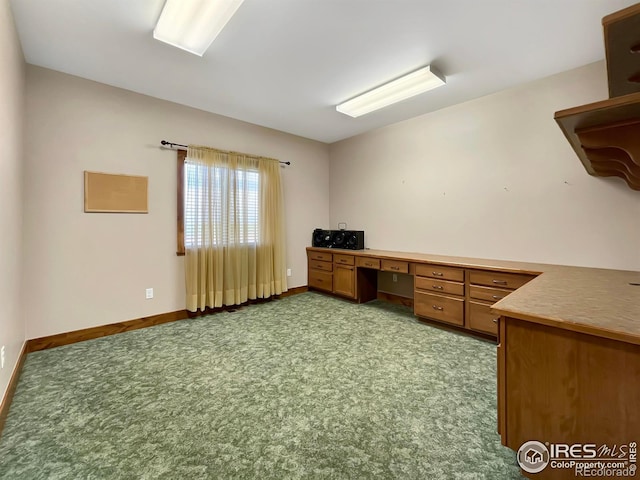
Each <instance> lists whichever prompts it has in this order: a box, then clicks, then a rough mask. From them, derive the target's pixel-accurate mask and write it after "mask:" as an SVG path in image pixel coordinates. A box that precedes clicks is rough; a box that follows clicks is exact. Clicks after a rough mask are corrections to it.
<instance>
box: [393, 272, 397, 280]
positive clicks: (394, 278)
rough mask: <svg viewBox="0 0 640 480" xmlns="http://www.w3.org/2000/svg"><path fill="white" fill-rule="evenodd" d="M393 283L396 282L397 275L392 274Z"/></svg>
mask: <svg viewBox="0 0 640 480" xmlns="http://www.w3.org/2000/svg"><path fill="white" fill-rule="evenodd" d="M393 281H394V282H397V281H398V274H397V273H394V274H393Z"/></svg>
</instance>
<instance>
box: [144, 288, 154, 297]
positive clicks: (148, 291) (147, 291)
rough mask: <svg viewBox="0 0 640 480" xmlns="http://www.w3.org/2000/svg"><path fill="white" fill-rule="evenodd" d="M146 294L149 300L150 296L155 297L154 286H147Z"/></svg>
mask: <svg viewBox="0 0 640 480" xmlns="http://www.w3.org/2000/svg"><path fill="white" fill-rule="evenodd" d="M145 295H146V298H147V300H149V299H150V298H153V288H147V290H146V292H145Z"/></svg>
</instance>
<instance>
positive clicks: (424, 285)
mask: <svg viewBox="0 0 640 480" xmlns="http://www.w3.org/2000/svg"><path fill="white" fill-rule="evenodd" d="M415 278H416V284H415V285H416V289H419V290H430V291H432V292H436V293H447V294H450V295H464V284H463V283H457V282H447V281H445V280H436V279H435V278H427V277H415Z"/></svg>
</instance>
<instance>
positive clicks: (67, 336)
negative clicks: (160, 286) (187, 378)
mask: <svg viewBox="0 0 640 480" xmlns="http://www.w3.org/2000/svg"><path fill="white" fill-rule="evenodd" d="M186 318H189V316H188V315H187V311H186V310H176V311H175V312H168V313H161V314H159V315H151V316H149V317H142V318H136V319H134V320H127V321H125V322H117V323H110V324H107V325H100V326H98V327H91V328H83V329H82V330H73V331H71V332H65V333H59V334H57V335H49V336H47V337H40V338H32V339H31V340H28V341H27V345H28V346H27V351H28V352H29V353H31V352H38V351H40V350H46V349H48V348H55V347H62V346H63V345H69V344H72V343H77V342H83V341H85V340H93V339H94V338H100V337H106V336H108V335H115V334H116V333H122V332H128V331H131V330H137V329H139V328H147V327H153V326H154V325H161V324H163V323H168V322H175V321H177V320H184V319H186Z"/></svg>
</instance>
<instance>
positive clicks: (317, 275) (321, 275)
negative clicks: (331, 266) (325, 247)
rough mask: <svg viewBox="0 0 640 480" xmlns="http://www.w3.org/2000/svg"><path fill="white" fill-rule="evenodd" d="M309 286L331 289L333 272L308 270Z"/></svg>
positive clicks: (329, 290)
mask: <svg viewBox="0 0 640 480" xmlns="http://www.w3.org/2000/svg"><path fill="white" fill-rule="evenodd" d="M309 287H313V288H317V289H318V290H326V291H327V292H331V291H333V274H332V273H330V272H323V271H321V270H309Z"/></svg>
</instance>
